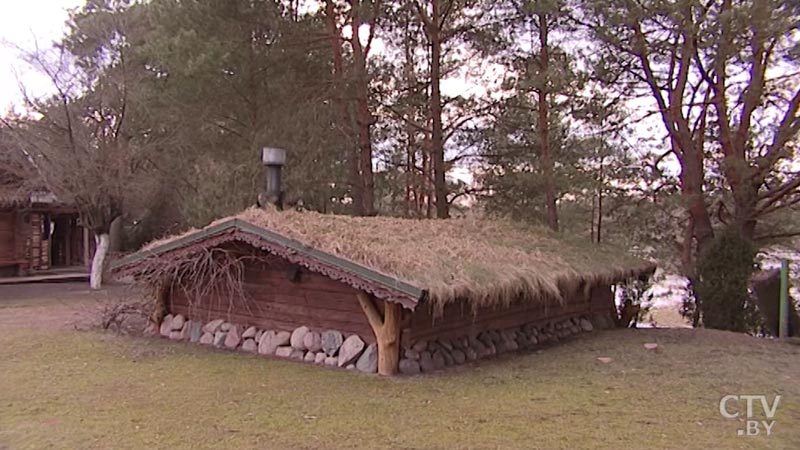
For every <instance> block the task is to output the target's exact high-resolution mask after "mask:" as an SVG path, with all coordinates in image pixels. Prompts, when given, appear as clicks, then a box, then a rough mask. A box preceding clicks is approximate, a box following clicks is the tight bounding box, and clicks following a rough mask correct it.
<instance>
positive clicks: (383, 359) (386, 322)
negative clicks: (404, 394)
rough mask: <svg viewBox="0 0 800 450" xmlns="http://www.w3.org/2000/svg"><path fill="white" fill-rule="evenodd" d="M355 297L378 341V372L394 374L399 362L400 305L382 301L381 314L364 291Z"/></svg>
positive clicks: (380, 373)
mask: <svg viewBox="0 0 800 450" xmlns="http://www.w3.org/2000/svg"><path fill="white" fill-rule="evenodd" d="M357 297H358V303H359V304H360V305H361V309H363V310H364V314H365V315H366V316H367V320H368V321H369V325H370V326H371V327H372V331H374V332H375V338H376V340H377V342H378V374H379V375H394V374H396V373H397V366H398V364H399V362H400V316H401V315H402V310H401V306H400V305H399V304H397V303H394V302H387V301H384V302H383V307H384V313H383V315H381V313H380V311H379V310H378V308H377V307H376V306H375V303H374V301H373V298H372V296H370V295H369V294H367V293H366V292H359V293H358V295H357Z"/></svg>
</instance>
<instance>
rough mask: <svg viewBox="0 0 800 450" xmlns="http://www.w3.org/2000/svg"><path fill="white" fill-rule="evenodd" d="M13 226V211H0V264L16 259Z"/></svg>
mask: <svg viewBox="0 0 800 450" xmlns="http://www.w3.org/2000/svg"><path fill="white" fill-rule="evenodd" d="M15 225H16V218H15V214H14V212H13V211H0V262H2V261H14V260H16V259H17V255H16V245H17V242H16V237H15V234H16V226H15Z"/></svg>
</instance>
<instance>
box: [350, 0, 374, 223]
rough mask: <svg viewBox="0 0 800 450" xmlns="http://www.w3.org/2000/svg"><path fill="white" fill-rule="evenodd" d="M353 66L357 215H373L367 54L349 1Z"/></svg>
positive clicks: (357, 12) (354, 8) (356, 10)
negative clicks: (357, 188) (359, 201)
mask: <svg viewBox="0 0 800 450" xmlns="http://www.w3.org/2000/svg"><path fill="white" fill-rule="evenodd" d="M351 8H352V9H351V11H352V12H351V15H352V22H351V24H352V26H351V28H352V29H353V31H352V36H351V37H350V45H351V46H352V48H353V65H354V66H355V67H354V68H355V90H356V125H357V127H358V130H357V134H358V161H359V178H360V180H359V181H360V186H361V215H364V216H372V215H375V177H374V175H373V173H372V136H371V132H370V129H371V128H372V122H373V120H372V114H371V113H370V111H369V78H368V74H367V55H366V53H365V52H364V48H363V47H362V46H361V40H360V39H359V36H358V30H359V29H360V28H361V25H362V20H361V5H360V2H357V1H354V2H352V7H351Z"/></svg>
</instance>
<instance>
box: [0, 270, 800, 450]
mask: <svg viewBox="0 0 800 450" xmlns="http://www.w3.org/2000/svg"><path fill="white" fill-rule="evenodd" d="M128 295H129V293H127V291H124V290H120V289H116V288H115V289H110V290H108V291H103V292H100V293H92V292H88V290H87V289H86V288H85V287H84V286H82V285H76V284H66V285H51V286H47V285H35V286H27V287H23V286H6V287H0V328H1V329H2V330H3V333H0V375H1V376H0V449H40V448H53V449H61V448H64V449H78V448H79V449H87V450H89V449H108V448H114V449H140V448H153V449H160V448H164V449H167V448H169V449H175V450H178V449H184V448H185V449H190V448H191V449H204V448H209V449H211V448H231V449H237V448H242V449H249V448H260V449H325V450H336V449H369V450H379V449H416V450H423V449H431V450H434V449H492V448H502V449H534V448H541V449H578V448H580V449H619V448H626V449H648V450H655V449H682V450H686V449H703V450H705V449H716V448H724V449H735V448H738V449H760V450H761V449H789V448H792V449H796V448H800V429H798V428H797V426H796V424H797V423H800V382H799V381H800V346H796V345H789V344H782V343H779V342H774V341H767V340H762V339H756V338H752V337H748V336H744V335H739V334H734V333H727V332H719V331H713V330H693V329H680V330H657V329H647V330H614V331H607V332H596V333H591V334H586V335H581V336H580V337H579V338H577V339H574V340H571V341H567V342H564V343H562V344H560V345H558V346H555V347H551V348H547V349H544V350H542V351H541V352H536V353H527V354H525V353H523V354H514V355H505V356H504V357H501V358H496V359H492V360H487V361H484V362H482V363H480V364H471V365H466V366H462V367H459V368H456V369H452V370H447V371H444V372H442V373H440V374H438V375H434V376H424V377H412V378H395V379H386V378H379V377H376V376H366V375H359V374H354V373H349V372H346V371H341V370H326V369H323V368H318V367H310V366H308V365H306V364H301V363H293V362H288V361H281V360H276V359H268V358H264V357H259V356H255V355H249V354H244V353H241V352H226V351H216V350H213V349H209V348H207V347H205V346H198V345H190V344H183V343H175V342H173V341H168V340H163V339H155V338H133V337H129V336H118V335H113V334H109V333H97V332H85V331H76V330H75V329H74V328H73V326H72V324H71V323H70V322H72V321H73V320H76V319H78V320H81V321H83V319H82V318H80V317H75V316H74V314H75V313H77V312H81V313H85V311H86V309H87V306H90V305H92V304H94V303H95V302H96V301H99V300H113V299H114V298H119V299H124V298H127V297H128ZM646 342H657V343H658V344H659V345H660V347H661V351H660V352H659V353H653V352H651V351H647V350H645V349H644V348H643V344H644V343H646ZM598 356H606V357H610V358H612V362H611V363H609V364H602V363H600V362H598V360H597V357H598ZM727 394H764V395H768V396H770V399H771V398H772V395H775V394H780V395H782V396H783V399H782V401H781V403H780V405H779V407H778V409H777V414H776V416H775V420H776V423H775V425H774V428H773V435H772V436H769V437H767V436H764V435H763V434H762V435H761V436H758V437H751V438H746V437H740V436H738V435H737V430H738V429H740V428H741V427H742V425H743V424H742V423H741V422H740V421H737V420H727V419H724V418H722V417H721V416H720V413H719V406H718V405H719V400H720V398H722V396H724V395H727ZM731 406H733V407H735V406H737V405H735V404H732V405H731ZM743 407H744V405H743V404H742V405H738V410H739V411H741V410H742V408H743ZM759 418H761V419H763V417H759Z"/></svg>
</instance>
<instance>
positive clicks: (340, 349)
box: [159, 314, 378, 373]
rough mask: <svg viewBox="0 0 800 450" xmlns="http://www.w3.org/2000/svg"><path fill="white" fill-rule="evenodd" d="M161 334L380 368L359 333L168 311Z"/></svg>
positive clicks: (371, 370) (372, 348) (344, 365)
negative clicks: (271, 326) (272, 326)
mask: <svg viewBox="0 0 800 450" xmlns="http://www.w3.org/2000/svg"><path fill="white" fill-rule="evenodd" d="M159 334H160V335H161V336H163V337H166V338H169V339H173V340H176V341H189V342H197V343H200V344H204V345H213V346H214V347H217V348H226V349H229V350H239V351H245V352H249V353H256V354H259V355H265V356H277V357H281V358H289V359H295V360H298V361H305V362H308V363H313V364H319V365H326V366H331V367H342V368H346V369H351V370H359V371H361V372H364V373H375V372H377V370H378V349H377V346H376V344H366V343H365V342H364V340H363V339H361V337H360V336H357V335H355V334H352V335H350V336H345V335H344V334H342V333H341V332H339V331H336V330H327V331H323V332H318V331H313V330H310V329H309V328H308V327H304V326H303V327H298V328H295V329H294V331H292V332H291V333H290V332H288V331H278V330H261V329H258V328H256V327H253V326H250V327H245V326H242V325H238V324H233V323H230V322H226V321H225V320H224V319H215V320H212V321H209V322H207V323H205V324H204V323H203V322H200V321H195V320H189V319H186V318H185V317H184V316H183V315H181V314H178V315H175V316H173V315H172V314H168V315H167V316H166V317H164V320H162V322H161V325H160V326H159Z"/></svg>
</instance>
